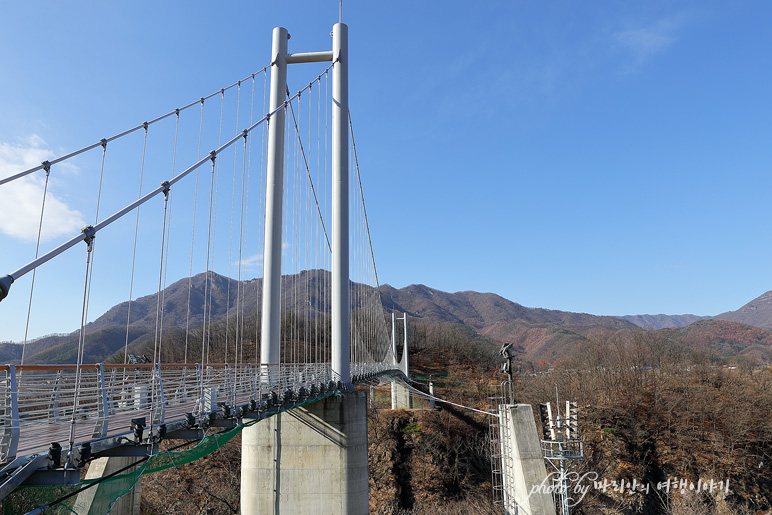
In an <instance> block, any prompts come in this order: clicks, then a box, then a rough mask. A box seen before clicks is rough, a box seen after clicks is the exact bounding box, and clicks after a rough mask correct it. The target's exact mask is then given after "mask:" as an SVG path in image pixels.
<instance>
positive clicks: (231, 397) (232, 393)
mask: <svg viewBox="0 0 772 515" xmlns="http://www.w3.org/2000/svg"><path fill="white" fill-rule="evenodd" d="M232 373H234V374H235V373H236V368H235V367H234V368H233V372H232ZM234 384H235V378H233V377H231V366H230V364H228V363H226V364H225V385H226V387H227V388H228V397H227V399H228V402H230V403H231V407H234V406H236V390H235V389H234Z"/></svg>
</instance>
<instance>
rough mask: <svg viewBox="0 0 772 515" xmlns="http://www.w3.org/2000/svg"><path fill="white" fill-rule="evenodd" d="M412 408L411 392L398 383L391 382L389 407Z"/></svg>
mask: <svg viewBox="0 0 772 515" xmlns="http://www.w3.org/2000/svg"><path fill="white" fill-rule="evenodd" d="M400 408H404V409H413V394H412V393H410V390H408V389H407V388H405V387H404V386H402V385H401V384H399V383H396V382H392V383H391V409H400Z"/></svg>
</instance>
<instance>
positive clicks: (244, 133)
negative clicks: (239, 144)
mask: <svg viewBox="0 0 772 515" xmlns="http://www.w3.org/2000/svg"><path fill="white" fill-rule="evenodd" d="M241 135H242V136H244V140H245V141H246V139H247V135H249V131H248V130H246V129H244V130H243V131H241Z"/></svg>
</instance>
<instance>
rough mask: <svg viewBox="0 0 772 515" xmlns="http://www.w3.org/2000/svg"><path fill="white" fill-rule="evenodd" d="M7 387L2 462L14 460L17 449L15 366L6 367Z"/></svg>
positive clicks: (1, 447)
mask: <svg viewBox="0 0 772 515" xmlns="http://www.w3.org/2000/svg"><path fill="white" fill-rule="evenodd" d="M7 385H8V390H7V394H6V401H5V413H4V415H5V416H4V417H3V419H2V423H3V432H2V440H0V452H1V453H2V456H0V458H2V459H3V461H10V460H12V459H13V458H15V457H16V450H17V449H18V448H19V390H18V387H17V385H16V366H15V365H8V382H7ZM9 410H10V413H9ZM9 415H10V416H9Z"/></svg>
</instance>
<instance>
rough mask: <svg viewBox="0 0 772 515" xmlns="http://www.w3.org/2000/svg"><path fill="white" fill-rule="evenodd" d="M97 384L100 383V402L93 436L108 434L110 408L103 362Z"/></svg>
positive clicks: (98, 372) (99, 366) (98, 369)
mask: <svg viewBox="0 0 772 515" xmlns="http://www.w3.org/2000/svg"><path fill="white" fill-rule="evenodd" d="M97 384H98V385H99V404H98V406H97V421H96V424H95V425H94V432H93V435H92V436H93V437H94V438H99V437H102V436H107V419H108V418H109V414H110V409H109V407H108V405H107V384H106V383H105V367H104V365H102V363H99V364H98V365H97Z"/></svg>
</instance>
